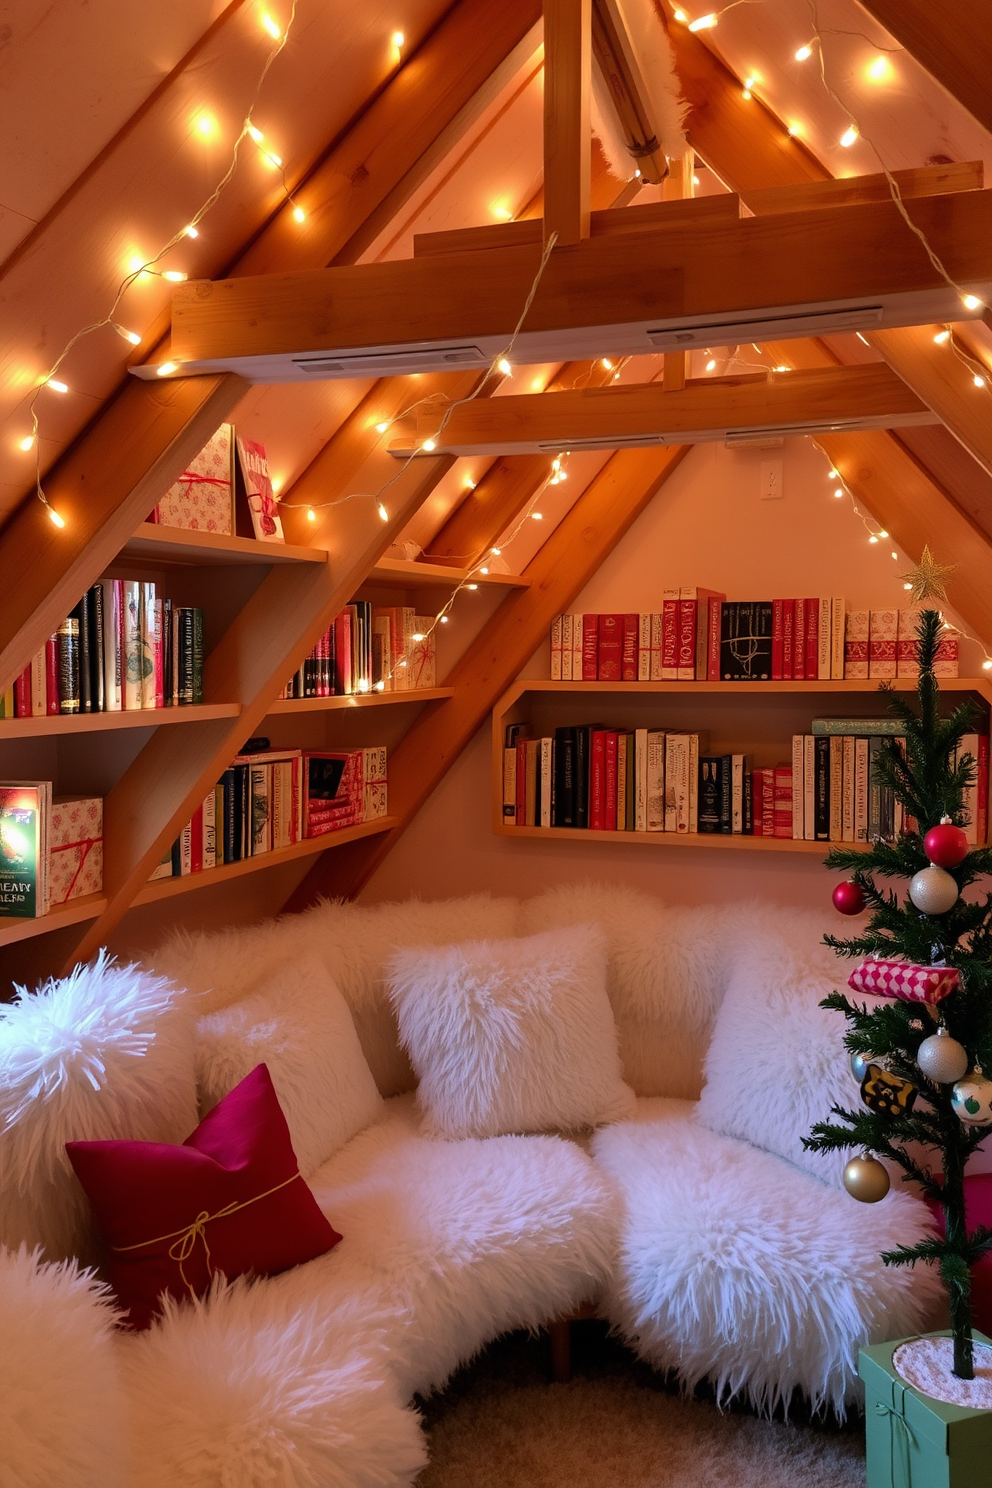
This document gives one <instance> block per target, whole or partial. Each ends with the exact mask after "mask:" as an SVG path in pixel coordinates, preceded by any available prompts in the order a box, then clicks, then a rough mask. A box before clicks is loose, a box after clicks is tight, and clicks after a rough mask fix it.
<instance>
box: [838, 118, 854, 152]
mask: <svg viewBox="0 0 992 1488" xmlns="http://www.w3.org/2000/svg"><path fill="white" fill-rule="evenodd" d="M857 137H858V131H857V127H856V126H855V125H854V124H851V125H849V126H848V128H847V129H845V130H844V133H843V134H842V135H841V137H840V142H841V144H842V145H843V146H844V149H845V150H849V149H850V148H851V146H852V145H853V144H854V141H855V140H856V139H857Z"/></svg>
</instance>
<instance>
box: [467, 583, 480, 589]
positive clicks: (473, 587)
mask: <svg viewBox="0 0 992 1488" xmlns="http://www.w3.org/2000/svg"><path fill="white" fill-rule="evenodd" d="M478 587H479V586H478V584H466V585H465V588H466V589H478Z"/></svg>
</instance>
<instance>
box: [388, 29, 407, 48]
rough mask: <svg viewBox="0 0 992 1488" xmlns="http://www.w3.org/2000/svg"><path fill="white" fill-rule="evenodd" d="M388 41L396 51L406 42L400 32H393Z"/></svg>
mask: <svg viewBox="0 0 992 1488" xmlns="http://www.w3.org/2000/svg"><path fill="white" fill-rule="evenodd" d="M389 39H390V41H391V42H392V43H393V46H394V47H395V48H396V50H397V51H399V49H400V47H401V46H402V45H403V43H404V42H405V41H406V37H405V36H404V35H403V32H402V31H394V32H393V34H392V36H391V37H390V38H389Z"/></svg>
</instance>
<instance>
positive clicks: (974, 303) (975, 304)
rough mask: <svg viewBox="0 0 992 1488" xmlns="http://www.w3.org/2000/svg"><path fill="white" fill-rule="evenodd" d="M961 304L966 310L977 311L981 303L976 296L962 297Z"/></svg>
mask: <svg viewBox="0 0 992 1488" xmlns="http://www.w3.org/2000/svg"><path fill="white" fill-rule="evenodd" d="M961 303H962V305H963V306H964V308H965V309H966V310H978V309H979V308H980V306H981V303H982V302H981V300H980V299H979V298H978V296H977V295H963V296H962V298H961Z"/></svg>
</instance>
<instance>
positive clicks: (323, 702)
mask: <svg viewBox="0 0 992 1488" xmlns="http://www.w3.org/2000/svg"><path fill="white" fill-rule="evenodd" d="M454 695H455V689H454V688H453V687H414V688H411V690H410V691H409V692H362V693H347V694H346V695H344V696H342V697H322V698H281V699H280V700H279V702H277V703H273V704H272V706H271V708H270V709H269V711H268V713H267V714H266V717H267V718H271V717H272V715H273V714H274V713H323V712H325V711H326V710H327V709H328V708H378V707H381V706H382V705H383V704H384V703H392V704H394V705H395V704H397V703H429V702H431V701H432V700H433V699H434V698H450V697H454Z"/></svg>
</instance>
